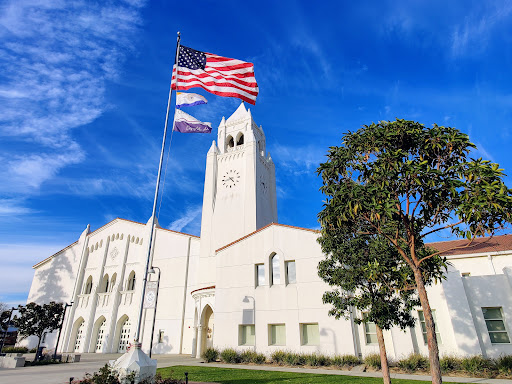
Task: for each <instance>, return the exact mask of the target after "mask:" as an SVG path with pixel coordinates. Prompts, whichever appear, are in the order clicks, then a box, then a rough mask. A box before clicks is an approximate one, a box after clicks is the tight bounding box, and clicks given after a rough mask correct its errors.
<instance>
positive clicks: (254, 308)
mask: <svg viewBox="0 0 512 384" xmlns="http://www.w3.org/2000/svg"><path fill="white" fill-rule="evenodd" d="M249 299H252V321H253V322H254V351H255V352H256V299H255V298H254V297H252V296H245V297H244V299H243V300H242V301H243V302H244V303H248V302H249Z"/></svg>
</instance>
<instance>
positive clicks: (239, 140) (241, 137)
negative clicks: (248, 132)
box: [236, 133, 244, 145]
mask: <svg viewBox="0 0 512 384" xmlns="http://www.w3.org/2000/svg"><path fill="white" fill-rule="evenodd" d="M243 143H244V134H243V133H239V134H238V137H237V139H236V145H242V144H243Z"/></svg>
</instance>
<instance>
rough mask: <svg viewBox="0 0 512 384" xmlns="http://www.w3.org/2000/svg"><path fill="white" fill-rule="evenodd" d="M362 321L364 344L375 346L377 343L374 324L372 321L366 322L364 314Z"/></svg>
mask: <svg viewBox="0 0 512 384" xmlns="http://www.w3.org/2000/svg"><path fill="white" fill-rule="evenodd" d="M363 321H364V338H365V339H366V344H377V343H378V342H379V341H378V340H377V328H375V323H374V322H372V321H367V315H366V313H365V314H363Z"/></svg>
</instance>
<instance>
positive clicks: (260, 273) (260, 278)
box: [256, 264, 265, 287]
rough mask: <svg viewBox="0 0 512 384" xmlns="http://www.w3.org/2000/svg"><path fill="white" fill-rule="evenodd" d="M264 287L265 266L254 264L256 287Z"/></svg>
mask: <svg viewBox="0 0 512 384" xmlns="http://www.w3.org/2000/svg"><path fill="white" fill-rule="evenodd" d="M260 285H265V265H263V264H256V286H257V287H259V286H260Z"/></svg>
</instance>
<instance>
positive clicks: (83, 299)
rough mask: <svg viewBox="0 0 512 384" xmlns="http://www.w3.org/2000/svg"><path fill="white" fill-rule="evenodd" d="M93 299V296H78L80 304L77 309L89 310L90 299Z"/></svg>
mask: <svg viewBox="0 0 512 384" xmlns="http://www.w3.org/2000/svg"><path fill="white" fill-rule="evenodd" d="M90 297H91V294H89V293H88V294H82V295H78V304H77V308H87V306H88V305H89V299H90Z"/></svg>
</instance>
